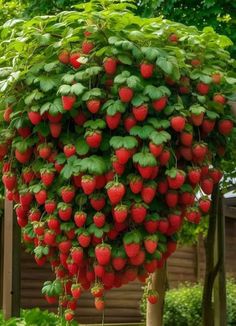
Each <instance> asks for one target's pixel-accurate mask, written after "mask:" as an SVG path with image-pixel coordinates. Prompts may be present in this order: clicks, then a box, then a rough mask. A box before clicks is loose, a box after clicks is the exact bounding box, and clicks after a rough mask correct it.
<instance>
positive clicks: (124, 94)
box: [119, 86, 134, 103]
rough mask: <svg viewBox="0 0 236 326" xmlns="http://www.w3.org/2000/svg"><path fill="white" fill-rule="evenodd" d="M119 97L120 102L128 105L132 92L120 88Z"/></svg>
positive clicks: (126, 88)
mask: <svg viewBox="0 0 236 326" xmlns="http://www.w3.org/2000/svg"><path fill="white" fill-rule="evenodd" d="M119 96H120V100H121V102H124V103H128V102H130V101H131V100H132V98H133V96H134V91H133V90H132V89H131V88H130V87H125V86H124V87H121V88H120V89H119Z"/></svg>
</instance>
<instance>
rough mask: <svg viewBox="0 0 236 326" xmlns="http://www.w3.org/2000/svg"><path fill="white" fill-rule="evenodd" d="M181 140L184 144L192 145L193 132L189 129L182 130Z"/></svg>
mask: <svg viewBox="0 0 236 326" xmlns="http://www.w3.org/2000/svg"><path fill="white" fill-rule="evenodd" d="M180 141H181V143H182V144H183V145H184V146H191V145H192V142H193V134H192V133H190V132H187V131H182V132H181V134H180Z"/></svg>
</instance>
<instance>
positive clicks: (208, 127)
mask: <svg viewBox="0 0 236 326" xmlns="http://www.w3.org/2000/svg"><path fill="white" fill-rule="evenodd" d="M215 123H216V121H215V120H210V119H204V120H203V122H202V125H201V129H202V131H203V132H204V133H206V134H209V133H210V132H211V131H212V130H213V129H214V127H215Z"/></svg>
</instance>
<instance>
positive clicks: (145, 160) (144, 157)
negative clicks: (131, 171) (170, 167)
mask: <svg viewBox="0 0 236 326" xmlns="http://www.w3.org/2000/svg"><path fill="white" fill-rule="evenodd" d="M133 161H134V163H138V164H139V165H141V166H143V167H146V166H156V165H157V161H156V159H155V157H154V156H153V155H152V154H151V153H144V152H140V153H136V154H134V156H133Z"/></svg>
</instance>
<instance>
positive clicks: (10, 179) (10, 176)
mask: <svg viewBox="0 0 236 326" xmlns="http://www.w3.org/2000/svg"><path fill="white" fill-rule="evenodd" d="M2 182H3V184H4V186H5V187H6V189H7V190H10V191H11V190H13V189H14V188H15V187H16V185H17V178H16V175H15V174H14V173H12V172H6V173H4V174H3V176H2Z"/></svg>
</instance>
